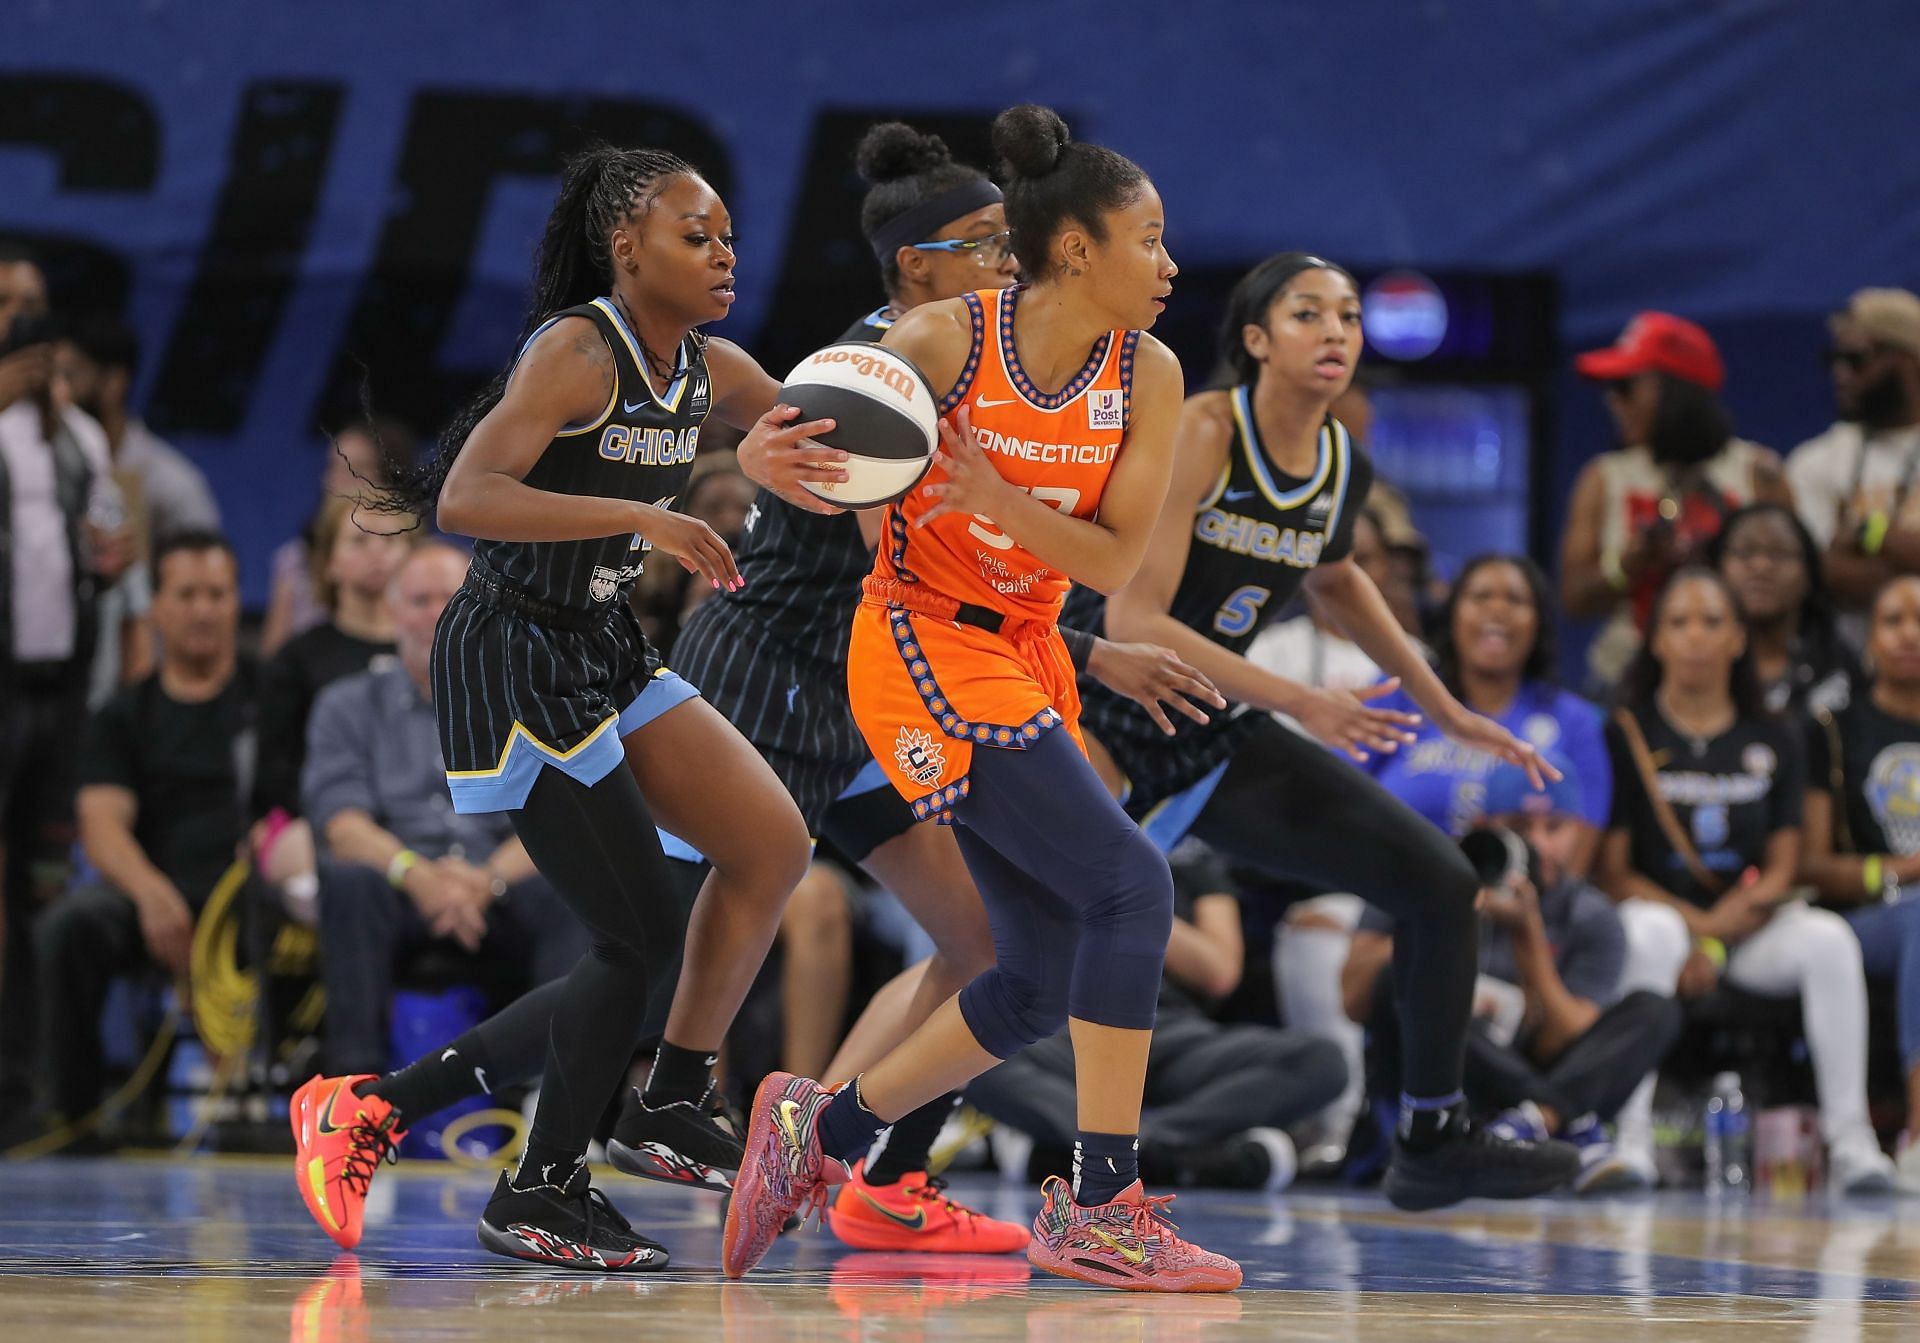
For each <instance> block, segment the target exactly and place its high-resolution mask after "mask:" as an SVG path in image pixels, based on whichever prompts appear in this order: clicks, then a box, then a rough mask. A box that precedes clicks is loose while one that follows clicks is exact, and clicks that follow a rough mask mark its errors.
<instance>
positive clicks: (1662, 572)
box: [1560, 312, 1793, 693]
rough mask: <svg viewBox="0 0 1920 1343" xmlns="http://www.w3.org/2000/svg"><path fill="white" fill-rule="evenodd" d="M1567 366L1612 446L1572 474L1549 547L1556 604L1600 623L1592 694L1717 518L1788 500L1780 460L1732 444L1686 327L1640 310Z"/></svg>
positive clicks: (1690, 327)
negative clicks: (1608, 426)
mask: <svg viewBox="0 0 1920 1343" xmlns="http://www.w3.org/2000/svg"><path fill="white" fill-rule="evenodd" d="M1574 366H1575V367H1576V368H1577V369H1579V371H1580V373H1581V374H1582V376H1584V377H1587V378H1591V379H1593V380H1595V381H1597V382H1601V383H1604V384H1605V385H1606V395H1607V409H1608V411H1610V412H1611V413H1612V415H1613V418H1614V422H1615V423H1616V424H1617V425H1618V426H1619V429H1620V446H1619V447H1618V448H1615V449H1614V450H1612V451H1611V452H1603V453H1601V454H1600V455H1599V456H1598V457H1595V458H1594V459H1593V460H1592V461H1590V462H1588V463H1587V465H1586V467H1585V468H1584V469H1583V470H1582V471H1581V472H1580V479H1579V480H1578V481H1577V482H1576V483H1575V484H1574V490H1573V502H1572V504H1571V505H1570V506H1569V507H1568V511H1567V530H1566V534H1565V538H1564V539H1563V541H1562V543H1561V548H1560V600H1561V603H1562V605H1563V606H1564V607H1565V609H1566V613H1567V614H1568V615H1569V616H1572V617H1573V618H1575V619H1577V620H1591V619H1598V618H1601V617H1605V618H1606V621H1607V624H1606V627H1605V628H1604V629H1602V630H1601V632H1600V634H1599V635H1598V637H1596V638H1595V639H1594V641H1593V644H1592V646H1591V647H1590V648H1589V649H1588V653H1587V667H1588V673H1589V678H1590V680H1589V686H1590V688H1591V689H1593V690H1594V691H1596V693H1598V692H1601V691H1604V690H1607V689H1610V688H1611V687H1612V686H1613V684H1614V683H1615V682H1616V681H1617V680H1618V679H1619V677H1620V674H1621V672H1622V671H1624V670H1625V669H1626V665H1627V663H1628V662H1629V661H1630V660H1631V659H1632V657H1633V654H1634V651H1635V649H1637V648H1638V647H1639V646H1640V638H1641V634H1642V632H1643V631H1644V630H1645V629H1646V628H1647V613H1648V611H1649V609H1650V608H1651V606H1652V604H1653V594H1654V593H1656V592H1657V591H1659V590H1660V587H1661V585H1662V584H1664V583H1665V582H1666V581H1667V577H1668V575H1670V574H1671V573H1673V572H1674V570H1676V569H1679V568H1681V567H1683V566H1685V565H1688V564H1694V563H1698V562H1699V560H1700V559H1701V557H1702V556H1703V555H1704V553H1705V547H1706V544H1707V542H1708V541H1710V540H1712V539H1713V536H1714V534H1715V533H1717V532H1718V531H1719V530H1720V525H1721V523H1722V522H1723V521H1725V519H1726V516H1727V514H1729V513H1731V512H1732V511H1733V510H1734V509H1736V508H1738V507H1739V506H1740V505H1742V504H1745V503H1750V502H1752V501H1753V500H1755V499H1763V500H1770V501H1772V502H1775V503H1785V504H1789V505H1790V504H1791V503H1792V502H1793V497H1792V494H1791V493H1790V492H1789V490H1788V489H1787V486H1786V482H1785V480H1784V479H1783V478H1782V476H1781V474H1780V460H1779V458H1777V457H1776V456H1774V454H1773V453H1771V452H1769V451H1767V449H1765V448H1763V447H1759V446H1758V445H1756V444H1753V443H1749V442H1747V441H1746V440H1745V439H1743V438H1736V437H1735V436H1734V433H1733V423H1732V420H1731V419H1730V417H1729V416H1728V414H1727V411H1726V408H1725V407H1724V406H1723V405H1722V404H1721V403H1720V385H1721V383H1722V382H1723V381H1724V379H1725V370H1724V368H1723V367H1722V365H1721V362H1720V351H1719V350H1718V349H1716V348H1715V346H1714V343H1713V339H1712V338H1711V337H1710V336H1708V335H1707V333H1706V332H1705V331H1703V330H1701V329H1700V328H1699V327H1697V326H1695V325H1694V324H1693V323H1692V322H1689V321H1686V320H1684V319H1682V318H1679V317H1675V316H1673V315H1671V314H1669V313H1664V312H1643V313H1641V314H1640V315H1639V316H1637V317H1635V318H1634V319H1633V320H1632V321H1631V322H1629V323H1628V324H1627V328H1626V330H1625V331H1623V332H1621V333H1620V339H1619V340H1618V341H1616V342H1615V343H1614V344H1613V346H1612V347H1611V348H1610V349H1605V350H1595V351H1593V352H1591V353H1589V354H1583V355H1581V356H1580V358H1579V359H1578V360H1576V361H1575V364H1574Z"/></svg>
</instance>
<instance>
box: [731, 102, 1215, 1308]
mask: <svg viewBox="0 0 1920 1343" xmlns="http://www.w3.org/2000/svg"><path fill="white" fill-rule="evenodd" d="M993 135H994V146H995V148H996V149H997V150H998V151H999V152H1000V155H1001V157H1002V158H1003V159H1004V160H1005V164H1006V168H1005V173H1004V180H1005V182H1006V201H1005V206H1006V214H1007V222H1008V225H1009V226H1010V228H1011V230H1012V238H1013V247H1014V252H1015V255H1016V257H1017V258H1018V260H1019V262H1020V267H1021V270H1022V271H1023V272H1024V273H1025V275H1026V276H1027V277H1028V278H1029V280H1030V283H1029V284H1028V285H1026V286H1023V287H1021V288H1017V289H1010V290H1009V289H1000V288H997V287H991V288H985V289H981V290H979V291H977V292H973V293H968V294H964V295H962V296H961V297H959V298H956V299H948V300H943V301H939V302H928V303H923V304H921V305H920V306H918V307H916V308H914V309H913V310H912V311H910V312H908V313H906V314H905V315H904V316H902V317H901V318H899V320H898V321H896V322H895V323H894V324H893V326H892V327H891V329H889V330H888V332H887V334H886V337H885V340H884V343H885V344H886V345H887V346H888V347H890V348H892V349H896V350H898V351H899V352H900V353H902V354H904V355H906V356H908V357H909V358H911V359H912V360H913V361H914V363H915V364H916V365H917V366H918V367H919V368H920V369H921V370H923V371H924V373H925V374H926V376H927V379H928V381H929V383H930V384H931V386H932V387H933V389H934V392H935V394H936V396H939V397H941V398H942V402H941V410H942V414H943V416H944V418H943V420H942V422H941V442H942V450H941V452H940V454H939V455H938V457H937V458H936V462H935V466H934V469H933V470H932V472H931V473H930V474H929V475H928V477H927V478H926V479H925V480H924V481H922V482H921V484H920V485H918V486H916V487H915V488H914V490H913V491H912V492H911V493H909V494H908V495H907V496H906V498H905V499H903V500H902V501H901V502H900V503H898V504H895V505H893V506H892V507H891V508H889V509H888V511H887V515H886V518H885V526H884V529H883V533H882V536H881V538H880V545H879V548H878V551H877V554H876V556H875V560H874V568H873V572H872V574H871V575H869V577H868V578H867V580H866V582H865V584H864V594H863V597H862V599H861V603H860V605H859V607H858V608H857V610H856V611H855V613H854V616H853V630H852V637H851V641H850V646H849V650H848V688H849V691H850V695H851V699H852V705H853V713H854V718H855V720H856V721H857V723H858V724H859V727H860V730H861V733H862V735H863V736H864V737H865V738H866V741H867V745H868V747H869V749H870V750H871V751H872V753H873V755H874V757H875V758H876V759H877V760H878V761H880V763H881V766H882V768H883V770H885V772H886V774H887V778H888V781H889V782H890V783H891V784H892V785H893V786H894V788H895V790H896V791H897V792H898V793H899V795H900V796H901V797H902V798H903V799H905V800H906V801H907V802H908V803H909V804H910V805H911V806H912V808H913V813H914V815H915V816H916V817H917V818H920V819H922V820H938V821H943V822H950V823H952V826H953V835H954V838H955V840H956V841H957V843H958V847H959V849H960V852H961V855H962V857H963V858H964V859H965V862H966V865H967V868H968V870H969V872H970V873H971V874H972V876H973V879H974V884H975V885H976V886H977V888H978V889H979V892H980V896H981V899H982V901H983V902H984V904H985V906H986V909H987V914H988V918H989V921H990V923H991V925H992V928H993V935H994V947H995V964H994V965H993V966H992V967H991V968H989V969H987V970H986V971H984V972H983V973H981V974H980V975H978V976H977V977H975V978H974V979H973V980H972V981H970V982H969V983H968V984H967V985H966V986H965V987H964V988H962V989H961V990H960V991H959V993H957V994H955V995H954V996H953V997H950V998H948V999H947V1000H946V1001H944V1002H942V1003H941V1004H940V1005H939V1006H938V1007H936V1008H935V1009H934V1011H933V1013H932V1015H931V1016H929V1017H928V1018H927V1019H926V1020H925V1021H924V1022H922V1023H921V1024H920V1025H919V1026H918V1027H917V1028H916V1029H915V1030H914V1032H913V1033H912V1035H910V1036H909V1037H908V1038H907V1040H906V1041H905V1042H904V1043H902V1044H900V1045H898V1046H896V1047H895V1048H893V1049H892V1050H890V1051H888V1052H887V1053H886V1055H885V1056H884V1057H882V1058H880V1059H879V1060H878V1061H876V1062H874V1063H873V1064H872V1065H871V1066H869V1067H867V1068H866V1069H865V1070H864V1071H862V1072H860V1073H859V1074H858V1075H857V1076H855V1077H854V1079H853V1080H852V1081H851V1082H849V1083H848V1084H847V1085H845V1086H844V1087H842V1088H841V1089H840V1090H839V1091H837V1092H834V1091H828V1090H827V1089H825V1088H824V1087H822V1086H820V1085H819V1084H818V1083H817V1082H814V1081H812V1080H810V1079H807V1078H801V1077H795V1076H793V1075H791V1074H788V1073H779V1072H776V1073H774V1074H772V1075H771V1076H770V1077H768V1078H767V1079H766V1081H765V1082H763V1083H762V1084H761V1087H760V1090H759V1092H758V1094H757V1095H756V1096H755V1098H754V1101H753V1104H752V1106H751V1107H750V1109H749V1112H748V1122H749V1127H748V1133H747V1149H746V1159H745V1162H744V1164H743V1165H742V1166H741V1168H740V1175H739V1178H738V1179H737V1180H736V1182H735V1185H734V1194H733V1202H732V1205H731V1207H730V1208H729V1210H728V1214H727V1221H726V1229H725V1233H724V1241H723V1247H722V1258H723V1264H724V1267H725V1269H726V1271H727V1273H728V1274H729V1275H730V1276H735V1277H738V1276H740V1275H741V1274H744V1273H745V1272H747V1271H748V1270H749V1269H751V1268H752V1267H753V1266H754V1265H755V1264H756V1263H758V1262H759V1261H760V1259H761V1258H762V1257H763V1256H764V1255H765V1253H766V1251H767V1249H768V1248H769V1247H770V1246H771V1245H772V1244H773V1241H774V1238H775V1237H776V1236H777V1235H778V1234H779V1231H780V1228H781V1226H782V1225H783V1223H784V1222H785V1221H786V1219H787V1218H788V1217H789V1216H790V1215H791V1214H792V1213H794V1212H795V1211H796V1210H798V1209H799V1208H800V1207H801V1206H802V1205H803V1204H806V1203H807V1202H808V1201H809V1200H813V1199H818V1198H824V1196H825V1188H824V1185H825V1183H826V1182H827V1180H828V1178H829V1169H828V1168H829V1166H830V1165H837V1164H839V1163H844V1162H851V1161H853V1160H854V1159H856V1158H858V1157H859V1156H860V1155H861V1154H862V1153H864V1152H865V1151H866V1150H867V1149H868V1147H869V1145H870V1144H871V1143H872V1141H873V1139H874V1136H875V1134H876V1133H878V1132H879V1130H880V1129H881V1128H882V1127H884V1126H886V1125H888V1124H891V1123H894V1122H896V1121H898V1120H900V1119H901V1118H903V1117H905V1116H906V1115H909V1114H911V1113H912V1112H913V1111H914V1110H916V1109H918V1108H919V1107H920V1106H923V1105H925V1104H926V1103H927V1102H929V1101H931V1100H933V1099H934V1098H936V1097H939V1096H943V1095H945V1094H946V1093H948V1092H950V1091H952V1090H954V1089H955V1088H957V1087H959V1086H961V1085H963V1084H964V1083H965V1082H967V1081H968V1080H970V1079H971V1078H973V1077H975V1076H978V1075H979V1074H980V1073H982V1072H985V1071H986V1070H987V1069H988V1068H990V1067H992V1066H993V1065H994V1064H995V1063H997V1062H998V1061H999V1060H1001V1059H1003V1058H1006V1057H1008V1056H1010V1055H1012V1054H1013V1053H1015V1052H1017V1051H1018V1050H1020V1049H1021V1048H1023V1047H1024V1046H1026V1045H1028V1044H1030V1043H1032V1042H1034V1041H1036V1040H1040V1039H1044V1038H1046V1037H1048V1036H1051V1035H1053V1034H1054V1033H1056V1032H1057V1031H1059V1030H1060V1029H1061V1028H1062V1027H1069V1026H1070V1028H1071V1030H1072V1033H1073V1043H1074V1052H1075V1056H1076V1060H1077V1063H1078V1084H1079V1107H1080V1116H1079V1117H1080V1130H1081V1131H1080V1135H1079V1141H1078V1143H1077V1145H1076V1159H1075V1178H1074V1181H1073V1183H1072V1185H1071V1186H1069V1185H1068V1184H1067V1183H1066V1182H1065V1181H1061V1180H1052V1181H1049V1182H1048V1184H1047V1186H1046V1188H1045V1190H1044V1199H1043V1207H1042V1210H1041V1212H1040V1215H1039V1218H1038V1219H1037V1220H1036V1222H1035V1223H1034V1229H1033V1238H1032V1241H1031V1242H1030V1244H1029V1246H1028V1250H1027V1253H1028V1256H1029V1258H1030V1259H1032V1261H1033V1262H1034V1263H1035V1264H1037V1265H1039V1266H1041V1267H1043V1268H1045V1269H1048V1270H1049V1271H1052V1272H1056V1273H1061V1274H1065V1275H1067V1276H1071V1277H1079V1278H1085V1279H1087V1280H1089V1281H1093V1282H1099V1283H1104V1284H1108V1285H1113V1286H1125V1287H1129V1288H1133V1289H1136V1290H1140V1289H1145V1290H1160V1291H1230V1290H1232V1289H1233V1288H1234V1287H1237V1286H1238V1285H1239V1282H1240V1270H1239V1267H1238V1265H1236V1264H1234V1263H1233V1262H1232V1261H1231V1260H1228V1259H1224V1258H1222V1257H1221V1256H1219V1255H1214V1254H1209V1253H1208V1252H1206V1251H1204V1250H1201V1249H1199V1248H1198V1247H1197V1246H1194V1245H1192V1244H1190V1243H1188V1242H1187V1241H1185V1240H1183V1239H1182V1238H1181V1237H1180V1235H1179V1233H1178V1231H1177V1230H1176V1228H1175V1227H1174V1225H1173V1223H1172V1222H1171V1221H1169V1220H1168V1219H1167V1218H1166V1217H1165V1215H1164V1213H1163V1212H1162V1207H1163V1205H1164V1202H1165V1200H1164V1199H1159V1198H1154V1199H1149V1198H1147V1197H1146V1196H1145V1194H1144V1193H1143V1191H1142V1189H1141V1186H1140V1181H1139V1178H1138V1171H1137V1166H1138V1158H1137V1147H1138V1143H1137V1137H1136V1135H1137V1133H1138V1130H1139V1121H1140V1103H1141V1092H1142V1085H1143V1082H1144V1080H1145V1072H1146V1060H1147V1047H1148V1043H1149V1041H1150V1040H1151V1037H1152V1033H1153V1018H1154V1006H1155V997H1156V994H1157V991H1158V986H1159V979H1160V968H1161V963H1162V961H1163V960H1164V958H1165V955H1166V948H1167V938H1168V935H1169V932H1170V930H1171V927H1172V919H1173V884H1172V878H1171V876H1170V874H1169V872H1168V870H1167V864H1166V860H1165V859H1164V858H1162V857H1161V856H1160V854H1159V852H1158V851H1157V850H1156V849H1155V848H1154V847H1153V845H1152V844H1151V842H1149V841H1148V840H1147V839H1146V838H1145V836H1143V835H1142V834H1141V833H1140V831H1139V829H1138V827H1136V826H1135V825H1134V823H1133V822H1132V821H1131V820H1130V819H1129V818H1128V817H1127V815H1126V813H1125V812H1123V811H1122V810H1121V809H1120V807H1119V805H1118V804H1116V803H1115V802H1114V800H1113V798H1112V797H1111V795H1110V794H1109V793H1108V791H1107V789H1106V787H1105V786H1104V785H1103V784H1102V782H1101V780H1100V778H1099V776H1098V775H1097V774H1095V773H1094V771H1093V768H1092V766H1091V765H1090V764H1089V763H1088V761H1087V758H1086V756H1085V754H1084V752H1083V750H1082V748H1081V745H1080V741H1079V735H1078V728H1077V726H1076V722H1075V720H1076V719H1077V718H1078V716H1079V697H1078V694H1077V692H1076V689H1075V670H1074V666H1073V663H1072V661H1071V660H1070V657H1069V655H1068V652H1067V649H1066V646H1065V644H1064V643H1062V641H1061V638H1060V635H1059V633H1058V631H1057V630H1056V628H1055V617H1056V616H1057V614H1058V613H1059V609H1060V602H1061V599H1062V598H1063V597H1064V596H1065V595H1066V591H1067V587H1068V582H1069V580H1070V579H1078V580H1080V581H1082V582H1085V583H1088V584H1091V585H1093V586H1095V587H1098V588H1101V589H1103V590H1108V591H1112V590H1117V589H1118V588H1120V587H1121V586H1123V585H1124V584H1125V583H1126V582H1127V581H1128V580H1129V579H1130V578H1131V577H1132V576H1133V572H1134V570H1135V569H1136V568H1137V567H1138V566H1139V563H1140V559H1141V556H1142V554H1143V553H1144V551H1145V549H1146V546H1147V540H1148V536H1149V533H1150V532H1151V530H1152V527H1153V523H1154V520H1155V518H1156V517H1157V516H1158V515H1159V512H1160V507H1161V504H1162V501H1163V500H1164V498H1165V494H1166V485H1167V478H1168V474H1169V472H1170V470H1171V467H1172V463H1173V451H1172V449H1173V431H1174V427H1175V424H1176V422H1177V419H1178V416H1179V404H1180V398H1181V395H1182V391H1183V388H1182V383H1181V375H1180V365H1179V363H1178V361H1177V360H1176V359H1175V358H1174V357H1173V355H1172V353H1171V352H1170V351H1169V350H1167V348H1166V347H1165V346H1163V345H1161V344H1160V343H1159V342H1158V341H1156V340H1154V339H1153V338H1152V337H1151V336H1149V335H1147V334H1146V333H1145V330H1144V328H1146V327H1149V326H1151V325H1152V324H1153V322H1154V320H1155V318H1156V317H1157V316H1158V314H1159V313H1160V312H1161V310H1162V309H1163V308H1164V306H1165V305H1164V303H1163V301H1162V300H1164V299H1165V298H1166V297H1167V295H1168V294H1169V293H1170V292H1171V283H1172V280H1173V277H1174V276H1175V275H1176V274H1177V273H1178V272H1177V268H1176V267H1175V266H1174V264H1173V261H1172V258H1171V257H1169V255H1168V254H1167V250H1166V247H1165V245H1164V242H1163V236H1164V232H1165V229H1164V223H1163V212H1162V209H1161V204H1160V197H1159V195H1158V194H1157V193H1156V192H1155V191H1154V189H1153V184H1152V183H1151V182H1150V181H1148V179H1147V176H1146V174H1145V173H1143V172H1142V171H1141V170H1140V169H1139V168H1138V167H1137V166H1135V165H1134V164H1133V163H1131V162H1129V161H1128V160H1127V159H1125V158H1123V157H1121V156H1120V155H1119V154H1116V153H1114V152H1113V151H1111V150H1108V149H1102V148H1099V147H1097V146H1094V145H1087V144H1078V143H1073V142H1071V141H1070V140H1069V138H1068V135H1067V128H1066V125H1065V123H1063V122H1062V121H1061V120H1060V118H1059V117H1058V116H1056V115H1054V113H1052V112H1051V111H1049V110H1047V109H1045V108H1040V107H1031V106H1028V107H1018V108H1014V109H1011V110H1010V111H1007V112H1004V113H1002V114H1001V116H1000V117H999V118H998V119H997V120H996V121H995V123H994V131H993Z"/></svg>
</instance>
